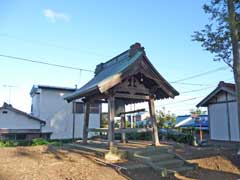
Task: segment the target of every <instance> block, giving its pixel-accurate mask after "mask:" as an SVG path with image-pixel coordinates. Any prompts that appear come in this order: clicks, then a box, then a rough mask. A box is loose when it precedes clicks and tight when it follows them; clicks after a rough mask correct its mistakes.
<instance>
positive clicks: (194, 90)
mask: <svg viewBox="0 0 240 180" xmlns="http://www.w3.org/2000/svg"><path fill="white" fill-rule="evenodd" d="M213 87H216V85H214V86H208V87H206V88H201V89H193V90H190V91H183V92H180V94H187V93H192V92H198V91H204V90H208V89H211V88H213Z"/></svg>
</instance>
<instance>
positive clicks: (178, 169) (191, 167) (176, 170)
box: [168, 165, 195, 173]
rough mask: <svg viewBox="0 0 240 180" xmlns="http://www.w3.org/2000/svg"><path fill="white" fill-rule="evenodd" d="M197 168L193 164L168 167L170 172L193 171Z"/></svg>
mask: <svg viewBox="0 0 240 180" xmlns="http://www.w3.org/2000/svg"><path fill="white" fill-rule="evenodd" d="M194 169H195V168H194V167H193V166H186V165H185V166H181V167H176V168H171V169H168V171H170V172H174V173H178V172H184V171H191V170H194Z"/></svg>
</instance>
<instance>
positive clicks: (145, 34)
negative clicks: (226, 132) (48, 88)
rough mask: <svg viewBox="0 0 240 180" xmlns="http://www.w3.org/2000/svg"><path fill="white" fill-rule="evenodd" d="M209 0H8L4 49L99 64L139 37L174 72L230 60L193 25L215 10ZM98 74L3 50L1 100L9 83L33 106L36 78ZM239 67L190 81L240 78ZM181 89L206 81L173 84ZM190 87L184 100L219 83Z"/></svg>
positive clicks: (20, 104)
mask: <svg viewBox="0 0 240 180" xmlns="http://www.w3.org/2000/svg"><path fill="white" fill-rule="evenodd" d="M204 2H205V1H203V0H198V1H195V0H189V1H174V2H173V1H160V0H148V1H137V0H131V1H127V0H122V1H117V0H116V1H113V0H102V1H98V0H91V1H63V0H56V1H54V0H52V1H37V0H36V1H23V0H22V1H20V0H19V1H14V0H13V1H3V2H1V6H0V27H1V28H0V54H5V55H12V56H18V57H24V58H31V59H34V60H40V61H47V62H51V63H57V64H62V65H69V66H74V67H80V68H85V69H91V70H94V68H95V66H96V64H98V63H100V62H104V61H106V60H108V59H110V58H111V57H113V56H115V55H117V54H119V53H121V52H122V51H124V50H126V49H128V48H129V46H130V45H131V44H133V43H135V42H140V43H141V44H142V46H144V47H145V50H146V53H147V56H148V57H149V59H150V61H151V62H152V63H153V65H154V66H155V67H156V69H157V70H158V71H159V72H160V73H161V74H162V75H163V76H164V77H165V78H166V79H167V80H168V81H175V80H178V79H181V78H184V77H187V76H191V75H194V74H198V73H201V72H206V71H208V70H212V69H216V68H218V67H222V66H225V64H224V63H222V62H214V61H213V60H212V58H213V56H212V55H211V54H210V53H209V52H206V51H203V49H202V48H201V46H200V44H199V43H197V42H192V41H191V35H192V34H193V31H195V30H199V29H201V28H202V27H203V26H204V25H205V24H206V23H207V22H208V18H207V16H206V15H205V14H204V12H203V10H202V5H203V3H204ZM92 76H93V74H92V73H89V72H82V73H81V78H80V73H79V72H78V71H74V70H66V69H61V68H53V67H50V66H44V65H38V64H31V63H23V62H17V61H13V60H10V59H7V58H2V57H0V104H1V103H3V101H8V94H9V91H8V88H6V87H4V86H3V85H5V84H7V85H13V86H15V87H13V88H12V90H11V103H12V104H13V105H14V106H15V107H17V108H19V109H22V110H24V111H29V110H30V104H31V99H30V96H29V91H30V89H31V86H32V85H33V84H47V85H55V86H67V87H74V85H75V84H78V85H79V86H81V85H83V84H84V83H85V82H87V81H88V80H89V79H90V78H91V77H92ZM231 79H232V73H231V71H230V70H229V69H228V70H223V71H219V72H216V73H213V74H209V75H208V76H202V77H199V78H195V79H191V80H188V81H184V82H186V83H202V84H211V85H212V86H215V85H217V83H218V82H219V81H220V80H225V81H232V80H231ZM172 85H173V86H174V87H175V88H176V89H177V90H178V91H179V92H184V91H190V90H195V89H200V88H203V87H202V86H189V85H188V86H187V85H180V84H172ZM213 88H214V87H212V88H209V89H206V90H203V91H198V92H194V93H186V94H182V95H180V96H179V97H177V98H176V99H175V100H167V101H160V102H157V108H162V106H161V105H162V104H164V105H166V104H168V103H173V102H177V101H179V100H184V99H189V98H193V97H199V96H205V95H207V94H208V93H209V92H210V91H211V90H212V89H213ZM200 100H201V98H198V99H196V100H194V101H187V102H185V103H177V104H172V105H169V106H168V105H166V109H167V110H170V111H171V112H173V113H177V114H186V113H187V112H188V111H189V109H190V108H193V107H194V105H195V104H196V103H197V102H198V101H200Z"/></svg>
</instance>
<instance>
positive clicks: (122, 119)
mask: <svg viewBox="0 0 240 180" xmlns="http://www.w3.org/2000/svg"><path fill="white" fill-rule="evenodd" d="M121 129H126V119H125V115H124V114H123V115H121ZM121 142H122V143H124V144H126V143H127V138H126V133H125V132H122V133H121Z"/></svg>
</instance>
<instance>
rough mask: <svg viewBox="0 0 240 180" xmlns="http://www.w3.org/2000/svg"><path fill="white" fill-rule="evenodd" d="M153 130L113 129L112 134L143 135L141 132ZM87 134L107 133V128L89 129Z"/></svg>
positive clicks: (151, 129)
mask: <svg viewBox="0 0 240 180" xmlns="http://www.w3.org/2000/svg"><path fill="white" fill-rule="evenodd" d="M152 131H153V128H126V129H121V128H115V130H114V133H121V134H122V133H133V132H135V133H143V132H152ZM88 132H108V128H89V129H88Z"/></svg>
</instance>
